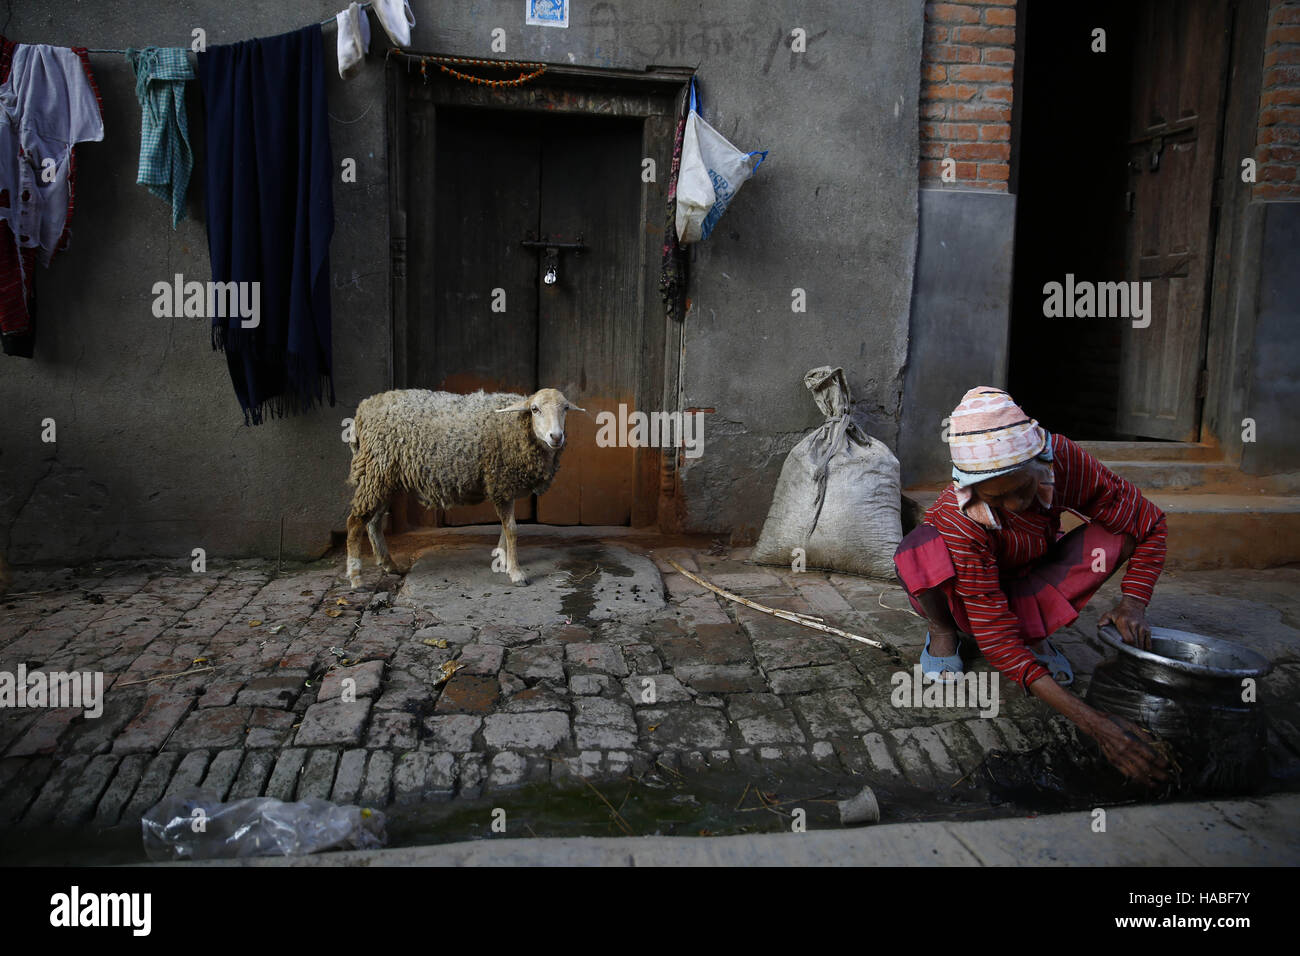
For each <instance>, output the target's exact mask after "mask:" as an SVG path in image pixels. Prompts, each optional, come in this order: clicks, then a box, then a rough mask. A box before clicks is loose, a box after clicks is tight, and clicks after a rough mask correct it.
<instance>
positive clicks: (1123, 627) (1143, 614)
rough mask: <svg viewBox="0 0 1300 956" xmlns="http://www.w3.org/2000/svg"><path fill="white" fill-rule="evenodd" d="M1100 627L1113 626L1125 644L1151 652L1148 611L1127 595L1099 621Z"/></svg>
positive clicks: (1140, 603)
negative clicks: (1104, 625) (1103, 625)
mask: <svg viewBox="0 0 1300 956" xmlns="http://www.w3.org/2000/svg"><path fill="white" fill-rule="evenodd" d="M1097 624H1098V626H1100V625H1102V624H1113V625H1115V630H1117V631H1119V636H1120V637H1122V638H1124V643H1125V644H1132V645H1134V646H1136V647H1139V648H1141V649H1142V650H1144V651H1149V650H1151V626H1150V625H1149V624H1147V609H1146V605H1144V604H1143V603H1142V602H1141V601H1139V600H1138V599H1137V598H1135V597H1129V596H1128V595H1127V594H1126V595H1124V597H1123V598H1122V599H1121V600H1120V602H1119V604H1117V605H1115V607H1114V609H1113V610H1110V611H1107V612H1106V613H1105V614H1103V615H1102V616H1101V617H1100V618H1098V619H1097Z"/></svg>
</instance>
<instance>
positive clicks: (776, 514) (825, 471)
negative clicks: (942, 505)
mask: <svg viewBox="0 0 1300 956" xmlns="http://www.w3.org/2000/svg"><path fill="white" fill-rule="evenodd" d="M803 381H804V385H805V386H807V388H808V390H809V391H810V392H812V393H813V400H814V401H815V402H816V403H817V407H818V408H820V409H821V411H822V413H823V414H824V415H825V416H826V421H825V422H823V423H822V424H821V425H819V426H818V427H817V428H815V429H814V430H813V431H812V432H810V433H809V434H808V435H806V436H804V438H803V439H802V440H801V441H800V442H799V444H797V445H795V446H794V448H793V449H791V451H790V454H789V455H788V456H787V457H786V459H785V465H784V466H783V467H782V468H781V477H780V479H779V480H778V481H777V483H776V492H775V493H774V494H773V496H772V507H771V508H770V509H769V510H768V512H767V520H766V521H765V522H764V523H763V533H762V534H761V535H759V538H758V544H756V545H755V546H754V551H753V556H752V559H753V560H754V561H756V562H758V563H759V564H780V565H785V566H786V567H789V568H792V569H793V570H803V569H808V570H813V569H820V570H826V571H843V572H846V573H848V574H860V575H865V576H868V577H875V578H882V579H890V580H892V579H893V577H894V552H895V551H896V550H897V549H898V543H899V542H900V541H901V540H902V539H903V528H902V521H901V518H900V516H899V510H900V506H901V503H902V498H901V495H902V493H901V490H900V487H899V474H898V459H897V458H896V457H894V453H893V452H891V451H890V450H889V449H888V448H887V447H886V446H885V445H884V443H883V442H880V441H877V440H876V439H874V438H872V437H871V436H869V435H867V434H866V433H865V432H864V431H862V429H860V428H859V427H858V426H857V425H856V424H854V422H853V421H852V419H851V417H850V412H851V402H850V395H849V386H848V382H847V381H846V380H845V378H844V370H843V369H841V368H831V367H830V366H822V367H821V368H815V369H813V370H812V371H810V372H809V373H808V374H807V375H805V376H804V379H803Z"/></svg>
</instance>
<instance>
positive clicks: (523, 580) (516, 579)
mask: <svg viewBox="0 0 1300 956" xmlns="http://www.w3.org/2000/svg"><path fill="white" fill-rule="evenodd" d="M510 581H511V582H512V583H513V584H527V583H528V578H527V577H525V576H524V572H522V571H511V572H510Z"/></svg>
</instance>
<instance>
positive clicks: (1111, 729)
mask: <svg viewBox="0 0 1300 956" xmlns="http://www.w3.org/2000/svg"><path fill="white" fill-rule="evenodd" d="M1029 691H1030V693H1032V694H1033V695H1034V696H1035V697H1038V698H1039V699H1041V700H1042V701H1043V702H1044V703H1046V704H1048V705H1049V706H1051V707H1052V709H1053V710H1056V711H1057V712H1058V713H1061V714H1063V715H1064V716H1066V717H1068V718H1069V719H1070V721H1071V722H1072V723H1073V724H1074V725H1075V726H1076V727H1078V728H1079V729H1080V730H1081V731H1083V732H1084V733H1085V734H1087V735H1088V736H1089V737H1091V738H1093V739H1094V740H1095V741H1097V743H1098V744H1099V745H1100V747H1101V752H1102V755H1103V756H1104V757H1105V758H1106V759H1107V760H1108V761H1109V762H1110V764H1111V765H1112V766H1113V767H1115V769H1116V770H1118V771H1119V772H1120V773H1122V774H1124V776H1126V777H1128V778H1129V779H1130V780H1133V781H1136V782H1138V783H1141V784H1144V785H1145V786H1148V787H1154V786H1156V785H1157V784H1158V783H1160V782H1162V781H1164V780H1167V779H1168V778H1169V774H1168V773H1166V771H1167V770H1168V769H1169V761H1168V760H1166V759H1165V757H1164V755H1163V754H1161V753H1160V752H1159V751H1157V750H1155V749H1154V748H1152V747H1151V746H1150V744H1148V743H1147V741H1149V740H1151V737H1150V736H1149V735H1148V734H1147V733H1146V731H1144V730H1142V728H1140V727H1138V726H1137V725H1136V724H1134V723H1131V722H1130V721H1128V720H1125V719H1124V718H1123V717H1115V716H1112V715H1111V714H1106V713H1102V712H1101V711H1099V710H1096V709H1094V708H1092V707H1089V706H1088V705H1087V704H1085V703H1084V702H1083V701H1081V700H1080V699H1079V698H1078V697H1075V696H1074V694H1072V693H1070V692H1069V691H1068V690H1066V689H1065V688H1064V687H1062V686H1061V685H1060V684H1058V683H1057V682H1056V681H1054V680H1052V678H1050V677H1047V676H1043V677H1040V678H1038V680H1036V681H1034V682H1033V683H1032V684H1030V685H1029Z"/></svg>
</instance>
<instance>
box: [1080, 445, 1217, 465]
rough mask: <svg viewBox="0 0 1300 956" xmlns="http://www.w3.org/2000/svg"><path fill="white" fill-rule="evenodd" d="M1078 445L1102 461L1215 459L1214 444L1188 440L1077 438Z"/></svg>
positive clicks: (1215, 448) (1215, 449)
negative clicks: (1098, 439) (1088, 439)
mask: <svg viewBox="0 0 1300 956" xmlns="http://www.w3.org/2000/svg"><path fill="white" fill-rule="evenodd" d="M1078 445H1079V447H1080V448H1082V449H1083V450H1084V451H1086V452H1087V453H1088V454H1089V455H1092V456H1093V457H1094V458H1099V459H1101V460H1102V461H1219V460H1221V459H1222V457H1223V454H1222V452H1221V451H1220V449H1219V448H1218V447H1216V446H1214V445H1205V444H1201V443H1199V442H1189V441H1081V442H1079V443H1078Z"/></svg>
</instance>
